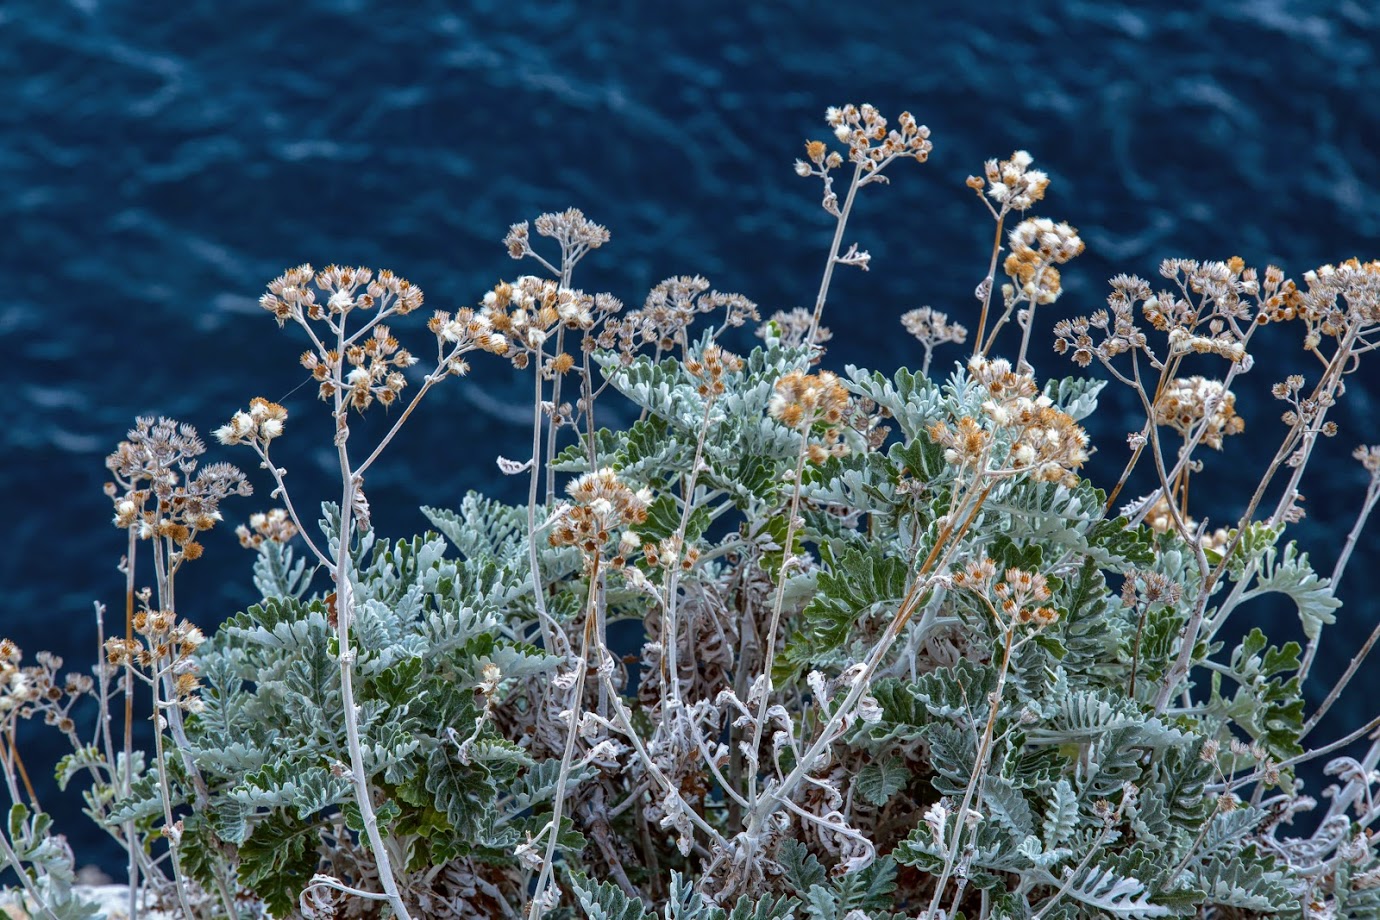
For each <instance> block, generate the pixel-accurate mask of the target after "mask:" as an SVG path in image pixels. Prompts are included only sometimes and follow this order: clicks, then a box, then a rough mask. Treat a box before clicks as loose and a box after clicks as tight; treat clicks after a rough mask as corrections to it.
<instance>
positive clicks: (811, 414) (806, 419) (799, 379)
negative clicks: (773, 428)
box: [767, 371, 848, 463]
mask: <svg viewBox="0 0 1380 920" xmlns="http://www.w3.org/2000/svg"><path fill="white" fill-rule="evenodd" d="M847 411H848V390H847V388H846V387H844V385H843V384H842V383H841V382H840V381H839V379H838V377H837V376H836V375H834V374H832V373H830V372H829V371H820V372H819V373H818V374H806V373H805V372H803V371H791V372H790V373H789V374H786V375H785V376H784V377H782V378H781V379H780V380H778V381H776V387H775V389H774V390H773V392H772V396H771V400H770V401H769V402H768V403H767V413H768V414H769V415H770V416H771V417H772V418H774V419H776V420H777V421H779V422H781V423H782V424H783V425H786V426H787V427H789V428H794V429H796V430H798V431H801V432H806V433H809V432H811V431H812V429H814V430H816V433H817V435H818V440H817V441H811V442H810V443H809V444H808V446H807V447H806V456H807V457H808V458H809V460H810V462H811V463H823V462H824V461H825V460H826V459H827V458H828V457H830V456H842V455H843V454H845V453H847V452H848V447H847V445H846V444H844V443H843V429H844V425H843V424H842V423H843V421H844V416H845V414H846V413H847Z"/></svg>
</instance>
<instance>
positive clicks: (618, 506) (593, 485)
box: [549, 468, 652, 566]
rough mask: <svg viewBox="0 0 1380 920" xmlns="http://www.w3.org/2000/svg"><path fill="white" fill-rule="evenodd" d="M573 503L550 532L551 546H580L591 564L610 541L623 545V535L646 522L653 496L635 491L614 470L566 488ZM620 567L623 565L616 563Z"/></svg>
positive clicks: (589, 476) (639, 490)
mask: <svg viewBox="0 0 1380 920" xmlns="http://www.w3.org/2000/svg"><path fill="white" fill-rule="evenodd" d="M566 494H568V495H569V496H570V498H571V499H572V500H573V501H574V505H572V506H571V507H570V508H569V510H568V511H567V512H566V514H565V516H564V517H563V518H562V519H561V520H560V522H559V523H558V524H557V525H556V526H555V528H554V529H553V530H552V531H551V536H550V538H549V540H550V543H551V545H552V546H574V547H577V548H578V549H579V550H580V552H581V554H582V555H584V557H585V563H586V565H591V564H592V563H593V561H594V559H595V558H596V557H598V556H599V555H600V554H601V553H602V552H603V551H604V549H605V547H606V546H607V545H608V543H609V542H610V541H611V540H615V539H617V540H619V541H620V542H621V540H622V536H623V533H624V532H625V531H626V530H627V529H628V528H631V527H634V526H635V525H637V524H641V523H642V522H643V521H645V520H647V507H648V505H650V504H651V500H652V495H651V492H650V491H649V490H647V489H636V490H635V489H633V488H632V487H631V486H629V485H628V484H627V483H625V482H623V480H621V479H620V478H619V477H618V474H617V473H616V472H614V471H613V470H612V469H609V468H604V469H601V470H597V471H595V472H593V473H585V474H584V475H583V476H580V477H579V478H578V479H575V480H574V481H572V482H571V483H570V485H568V486H567V487H566ZM616 564H617V565H620V566H621V565H622V563H621V562H617V563H616Z"/></svg>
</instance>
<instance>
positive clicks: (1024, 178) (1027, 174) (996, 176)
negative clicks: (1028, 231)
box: [967, 150, 1049, 211]
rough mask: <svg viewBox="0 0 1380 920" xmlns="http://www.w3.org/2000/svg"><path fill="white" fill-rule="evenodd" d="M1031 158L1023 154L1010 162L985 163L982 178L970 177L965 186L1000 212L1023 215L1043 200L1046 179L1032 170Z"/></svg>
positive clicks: (1047, 182) (1014, 157)
mask: <svg viewBox="0 0 1380 920" xmlns="http://www.w3.org/2000/svg"><path fill="white" fill-rule="evenodd" d="M1033 161H1034V158H1033V157H1031V155H1030V154H1029V153H1027V152H1025V151H1024V150H1017V151H1016V152H1015V153H1013V154H1011V158H1010V159H1009V160H1001V161H998V160H988V161H987V162H986V163H985V164H984V166H983V173H984V176H985V178H984V177H983V176H969V177H968V182H967V185H968V187H969V188H971V189H973V190H974V191H976V192H977V193H978V194H979V195H982V194H984V193H985V194H986V195H987V197H988V198H990V199H992V200H993V201H995V202H996V203H997V204H998V205H1000V206H1001V209H1002V210H1003V211H1008V210H1010V211H1024V210H1026V209H1027V208H1029V207H1031V206H1032V205H1033V204H1035V202H1037V201H1040V200H1041V199H1043V198H1044V197H1045V189H1046V188H1047V187H1048V186H1049V176H1047V175H1045V174H1044V173H1043V172H1041V171H1040V170H1038V169H1031V168H1030V164H1031V163H1032V162H1033Z"/></svg>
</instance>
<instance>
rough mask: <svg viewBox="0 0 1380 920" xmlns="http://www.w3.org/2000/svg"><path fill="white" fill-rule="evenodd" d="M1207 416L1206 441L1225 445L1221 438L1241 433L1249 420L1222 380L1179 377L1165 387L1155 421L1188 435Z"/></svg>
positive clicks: (1211, 443)
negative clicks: (1242, 415)
mask: <svg viewBox="0 0 1380 920" xmlns="http://www.w3.org/2000/svg"><path fill="white" fill-rule="evenodd" d="M1204 420H1206V424H1207V427H1206V429H1205V432H1204V434H1203V438H1202V440H1203V443H1205V444H1207V445H1208V446H1209V447H1211V448H1213V449H1214V450H1221V449H1222V439H1223V438H1224V437H1226V436H1227V435H1232V434H1240V433H1241V432H1242V431H1244V430H1245V428H1246V422H1245V420H1244V419H1242V418H1241V416H1239V415H1237V414H1236V396H1235V394H1233V393H1232V392H1231V391H1230V390H1228V389H1227V388H1226V387H1224V386H1223V385H1222V383H1221V381H1218V380H1209V379H1207V378H1205V377H1199V376H1196V375H1195V376H1192V377H1180V378H1178V379H1176V380H1174V381H1173V382H1172V383H1170V384H1169V385H1168V386H1166V387H1165V388H1164V392H1163V393H1162V394H1161V395H1160V398H1159V401H1158V402H1156V403H1155V424H1157V425H1165V426H1167V427H1169V428H1173V429H1174V430H1175V431H1177V432H1179V434H1181V435H1182V436H1183V437H1185V438H1188V437H1189V436H1190V433H1191V432H1192V431H1193V429H1194V427H1195V426H1196V425H1198V424H1199V423H1200V422H1203V421H1204Z"/></svg>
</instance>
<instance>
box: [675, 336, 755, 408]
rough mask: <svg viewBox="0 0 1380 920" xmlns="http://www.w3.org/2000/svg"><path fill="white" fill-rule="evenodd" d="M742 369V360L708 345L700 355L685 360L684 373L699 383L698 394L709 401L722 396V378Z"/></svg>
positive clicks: (717, 347)
mask: <svg viewBox="0 0 1380 920" xmlns="http://www.w3.org/2000/svg"><path fill="white" fill-rule="evenodd" d="M742 369H743V359H742V358H740V357H738V356H737V355H735V354H733V353H732V352H729V351H725V350H724V349H723V348H720V347H719V346H718V345H708V346H706V347H705V349H704V351H703V352H702V353H701V354H700V355H698V356H693V355H692V356H689V357H687V358H686V359H685V370H686V373H688V374H689V375H690V376H691V377H694V378H695V379H696V380H698V381H699V385H698V387H697V388H696V389H697V390H698V391H699V394H700V395H701V396H705V397H708V398H710V399H712V398H714V397H716V396H722V395H723V394H724V391H725V387H724V378H725V377H728V376H732V375H733V374H736V373H738V372H739V371H741V370H742Z"/></svg>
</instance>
